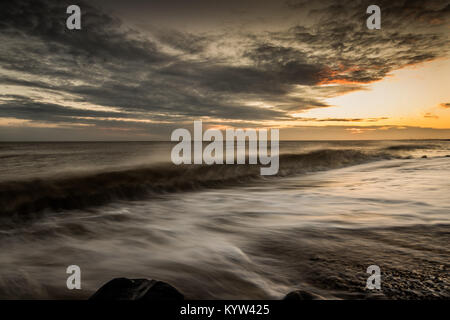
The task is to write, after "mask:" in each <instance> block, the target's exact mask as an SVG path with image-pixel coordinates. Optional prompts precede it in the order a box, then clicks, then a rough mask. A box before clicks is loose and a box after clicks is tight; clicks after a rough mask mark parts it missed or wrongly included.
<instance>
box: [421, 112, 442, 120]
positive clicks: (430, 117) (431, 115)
mask: <svg viewBox="0 0 450 320" xmlns="http://www.w3.org/2000/svg"><path fill="white" fill-rule="evenodd" d="M423 117H424V118H429V119H439V117H438V116H437V115H435V114H433V113H430V112H427V113H425V114H424V116H423Z"/></svg>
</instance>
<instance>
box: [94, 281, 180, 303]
mask: <svg viewBox="0 0 450 320" xmlns="http://www.w3.org/2000/svg"><path fill="white" fill-rule="evenodd" d="M90 299H91V300H175V301H178V300H183V299H184V296H183V295H182V294H181V293H180V292H178V290H177V289H175V288H174V287H172V286H171V285H169V284H167V283H165V282H162V281H157V280H147V279H127V278H116V279H113V280H111V281H109V282H108V283H106V284H104V285H103V286H102V287H101V288H100V289H98V290H97V292H95V293H94V294H93V295H92V297H90Z"/></svg>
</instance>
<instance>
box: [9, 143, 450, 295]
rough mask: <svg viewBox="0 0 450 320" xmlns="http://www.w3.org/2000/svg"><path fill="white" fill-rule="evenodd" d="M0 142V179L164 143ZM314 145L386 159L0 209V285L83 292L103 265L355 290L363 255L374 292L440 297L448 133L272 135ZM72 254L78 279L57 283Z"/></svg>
mask: <svg viewBox="0 0 450 320" xmlns="http://www.w3.org/2000/svg"><path fill="white" fill-rule="evenodd" d="M0 147H1V151H0V159H1V161H2V164H3V165H2V166H1V167H2V169H1V170H2V171H1V179H2V180H4V181H5V180H11V179H12V178H14V177H17V178H18V179H29V178H30V177H33V176H41V177H50V176H52V175H54V174H58V175H61V174H69V171H70V172H72V173H73V172H77V171H79V170H83V171H85V170H87V171H101V170H107V169H108V170H110V169H111V168H128V167H132V166H140V165H144V164H148V163H149V162H150V163H158V162H163V161H167V154H168V153H169V154H170V148H171V144H169V143H141V142H139V143H68V144H65V143H61V144H60V143H58V144H50V143H45V144H1V145H0ZM319 149H346V150H347V149H352V150H363V151H364V152H388V153H390V154H395V155H397V156H400V158H398V157H396V158H392V159H391V160H381V161H375V162H369V161H368V162H367V163H362V164H358V165H352V166H345V167H343V168H337V169H330V170H326V168H322V171H315V170H314V171H313V172H304V173H302V174H294V175H290V176H283V177H272V178H268V179H262V180H258V181H246V182H243V183H237V184H235V185H231V186H224V187H219V188H200V189H198V190H193V191H187V192H175V193H165V194H161V195H159V196H157V197H152V198H151V199H150V198H148V199H147V198H145V197H144V198H142V199H140V200H135V201H124V200H114V201H111V202H110V203H108V204H106V205H103V206H95V207H87V208H84V209H77V210H64V211H58V212H54V211H52V210H46V211H45V212H44V214H42V215H39V216H38V217H37V218H35V219H32V220H30V221H16V220H11V221H9V220H8V218H5V219H3V220H2V226H1V227H0V239H1V240H0V298H87V297H89V296H90V295H91V294H92V293H93V291H95V290H96V289H98V288H99V286H101V285H102V284H103V283H104V282H106V281H108V280H110V279H112V278H113V277H140V278H154V279H159V280H163V281H167V282H169V283H170V284H172V285H175V286H176V287H177V288H178V289H180V290H181V291H182V292H183V293H184V294H185V295H186V296H187V297H189V298H200V299H204V298H222V299H228V298H234V299H246V298H253V299H258V298H273V299H275V298H281V297H282V296H283V295H284V294H286V293H287V292H289V291H290V290H293V289H295V288H302V289H304V290H308V291H311V292H314V293H317V294H320V295H322V296H323V297H325V298H336V297H337V298H348V297H353V298H355V297H356V298H364V297H367V296H368V295H370V294H371V293H370V292H367V291H365V289H364V286H365V281H366V279H367V276H368V275H367V274H365V269H366V268H367V267H368V266H369V265H371V264H377V265H379V266H380V267H381V269H382V272H384V274H383V276H384V277H383V281H384V282H383V285H384V287H383V292H382V294H383V295H384V296H385V297H389V298H402V297H403V298H405V297H406V298H423V297H428V298H429V297H447V298H448V297H449V284H450V282H449V277H448V267H449V259H448V257H449V251H450V250H449V249H448V243H449V240H450V236H449V235H450V228H449V226H450V221H449V219H450V217H449V212H450V201H449V198H448V191H449V190H450V188H449V187H450V182H449V180H448V177H449V175H448V173H449V172H450V157H445V155H447V154H449V153H450V151H449V150H450V142H448V141H409V142H404V141H403V142H393V141H389V142H383V141H379V142H378V141H372V142H360V141H359V142H356V141H355V142H283V143H282V144H281V150H280V151H281V153H284V154H286V153H289V154H298V153H307V152H311V151H313V150H319ZM20 154H21V155H22V156H19V155H20ZM425 154H426V155H427V156H428V158H426V159H424V158H421V156H422V155H425ZM8 155H9V156H10V157H7V156H8ZM407 156H411V157H409V158H406V157H407ZM11 200H12V201H13V199H11ZM72 264H76V265H79V266H80V267H81V270H82V288H83V289H82V290H79V291H69V290H67V289H66V287H65V281H66V277H67V275H66V274H65V269H66V267H67V266H69V265H72ZM427 281H428V282H427Z"/></svg>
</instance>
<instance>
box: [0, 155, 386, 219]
mask: <svg viewBox="0 0 450 320" xmlns="http://www.w3.org/2000/svg"><path fill="white" fill-rule="evenodd" d="M391 158H393V156H392V155H389V154H387V153H372V154H371V153H366V152H362V151H357V150H331V149H325V150H318V151H313V152H309V153H303V154H283V155H280V168H279V172H278V175H277V176H279V177H280V176H281V177H284V176H290V175H294V174H301V173H306V172H313V171H320V170H328V169H336V168H340V167H344V166H351V165H356V164H362V163H365V162H370V161H376V160H385V159H391ZM258 179H271V178H270V177H267V176H261V175H260V165H180V166H175V165H173V164H165V165H155V166H152V167H140V168H134V169H128V170H116V171H109V172H94V173H83V174H76V175H67V176H63V177H50V178H46V179H43V178H39V179H38V178H35V179H30V180H23V181H6V182H1V183H0V217H16V216H17V217H25V216H26V214H28V213H35V212H40V211H44V210H52V211H60V210H70V209H80V208H85V207H89V206H98V205H103V204H106V203H108V202H111V201H114V200H138V199H143V198H146V197H152V196H157V195H159V194H164V193H172V192H182V191H194V190H197V189H201V188H220V187H224V186H233V185H239V184H242V183H246V182H251V181H256V180H258Z"/></svg>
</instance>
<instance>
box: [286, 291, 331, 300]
mask: <svg viewBox="0 0 450 320" xmlns="http://www.w3.org/2000/svg"><path fill="white" fill-rule="evenodd" d="M323 299H324V298H323V297H321V296H319V295H317V294H314V293H311V292H307V291H303V290H295V291H292V292H289V293H288V294H287V295H286V296H285V297H284V298H283V300H294V301H298V300H323Z"/></svg>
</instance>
